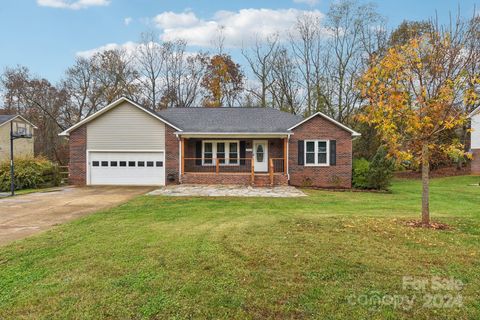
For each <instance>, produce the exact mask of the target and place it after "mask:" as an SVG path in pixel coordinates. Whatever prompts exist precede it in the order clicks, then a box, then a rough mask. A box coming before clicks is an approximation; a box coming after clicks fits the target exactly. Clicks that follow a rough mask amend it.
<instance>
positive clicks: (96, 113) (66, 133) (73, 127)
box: [58, 97, 182, 136]
mask: <svg viewBox="0 0 480 320" xmlns="http://www.w3.org/2000/svg"><path fill="white" fill-rule="evenodd" d="M123 102H128V103H130V104H131V105H133V106H134V107H137V108H139V109H140V110H142V111H144V112H146V113H148V114H149V115H151V116H152V117H154V118H157V119H158V120H160V121H162V122H164V123H166V124H168V125H169V126H171V127H172V128H174V129H176V130H179V131H182V130H181V129H180V128H178V127H177V126H175V125H173V124H172V123H170V122H168V121H167V120H165V119H163V118H162V117H160V116H159V115H158V114H156V113H154V112H152V111H150V110H148V109H147V108H144V107H142V106H141V105H139V104H138V103H136V102H133V101H132V100H130V99H128V98H125V97H121V98H120V99H118V100H115V101H114V102H112V103H110V104H109V105H107V106H106V107H105V108H102V109H101V110H99V111H97V112H95V113H94V114H92V115H90V116H88V117H86V118H85V119H83V120H82V121H80V122H78V123H77V124H75V125H73V126H71V127H70V128H68V129H67V130H65V131H63V132H61V133H59V134H58V135H59V136H68V135H69V134H70V132H72V131H73V130H75V129H77V128H78V127H81V126H83V125H84V124H86V123H88V122H90V121H92V120H93V119H96V118H97V117H99V116H101V115H102V114H104V113H105V112H107V111H108V110H110V109H113V108H115V107H116V106H118V105H120V104H121V103H123Z"/></svg>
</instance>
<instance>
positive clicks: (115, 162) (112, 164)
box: [110, 161, 118, 167]
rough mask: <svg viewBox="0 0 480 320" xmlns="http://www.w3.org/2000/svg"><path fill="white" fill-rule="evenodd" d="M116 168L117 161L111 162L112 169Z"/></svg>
mask: <svg viewBox="0 0 480 320" xmlns="http://www.w3.org/2000/svg"><path fill="white" fill-rule="evenodd" d="M116 166H118V162H117V161H110V167H116Z"/></svg>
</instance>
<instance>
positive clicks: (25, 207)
mask: <svg viewBox="0 0 480 320" xmlns="http://www.w3.org/2000/svg"><path fill="white" fill-rule="evenodd" d="M151 190H153V188H152V187H84V188H75V187H65V188H60V189H58V190H56V191H50V192H38V193H31V194H26V195H20V196H15V197H13V198H3V199H0V245H5V244H7V243H9V242H12V241H14V240H17V239H22V238H25V237H27V236H29V235H32V234H35V233H38V232H41V231H44V230H47V229H50V228H52V227H53V226H55V225H58V224H60V223H64V222H67V221H71V220H74V219H77V218H79V217H82V216H84V215H87V214H89V213H92V212H95V211H99V210H101V209H106V208H110V207H115V206H117V205H120V204H122V203H124V202H126V201H128V200H130V199H131V198H133V197H135V196H137V195H140V194H145V193H146V192H148V191H151Z"/></svg>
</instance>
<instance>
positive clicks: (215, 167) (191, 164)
mask: <svg viewBox="0 0 480 320" xmlns="http://www.w3.org/2000/svg"><path fill="white" fill-rule="evenodd" d="M252 170H253V161H252V158H237V159H219V158H184V161H183V172H184V173H231V174H238V173H244V174H251V173H252Z"/></svg>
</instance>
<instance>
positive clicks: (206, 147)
mask: <svg viewBox="0 0 480 320" xmlns="http://www.w3.org/2000/svg"><path fill="white" fill-rule="evenodd" d="M212 159H213V143H211V142H205V143H204V144H203V163H204V164H213V160H212Z"/></svg>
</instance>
